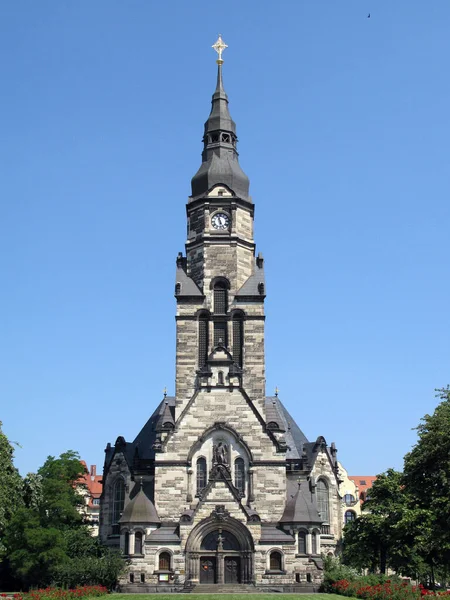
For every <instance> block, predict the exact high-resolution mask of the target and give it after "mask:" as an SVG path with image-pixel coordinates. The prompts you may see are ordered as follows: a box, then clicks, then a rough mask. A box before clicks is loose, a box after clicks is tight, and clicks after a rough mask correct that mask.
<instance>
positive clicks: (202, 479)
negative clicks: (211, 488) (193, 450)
mask: <svg viewBox="0 0 450 600" xmlns="http://www.w3.org/2000/svg"><path fill="white" fill-rule="evenodd" d="M205 487H206V458H203V456H202V457H200V458H199V459H198V460H197V494H200V492H201V491H202V490H203V489H204V488H205Z"/></svg>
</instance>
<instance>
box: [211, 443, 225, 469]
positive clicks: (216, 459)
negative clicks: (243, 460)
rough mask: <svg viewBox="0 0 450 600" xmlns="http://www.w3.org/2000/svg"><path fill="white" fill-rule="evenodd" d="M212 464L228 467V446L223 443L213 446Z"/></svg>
mask: <svg viewBox="0 0 450 600" xmlns="http://www.w3.org/2000/svg"><path fill="white" fill-rule="evenodd" d="M213 463H214V464H215V465H225V466H228V446H227V445H226V444H225V442H219V443H217V444H214V446H213Z"/></svg>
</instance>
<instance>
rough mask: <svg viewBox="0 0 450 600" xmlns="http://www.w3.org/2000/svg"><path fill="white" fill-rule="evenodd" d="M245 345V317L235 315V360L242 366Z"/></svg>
mask: <svg viewBox="0 0 450 600" xmlns="http://www.w3.org/2000/svg"><path fill="white" fill-rule="evenodd" d="M243 345H244V318H243V316H242V315H240V314H237V315H233V360H234V362H235V363H236V364H237V365H239V366H240V367H242V348H243Z"/></svg>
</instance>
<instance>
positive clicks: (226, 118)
mask: <svg viewBox="0 0 450 600" xmlns="http://www.w3.org/2000/svg"><path fill="white" fill-rule="evenodd" d="M222 134H225V135H226V136H227V139H228V141H225V140H224V137H223V135H222ZM203 142H204V148H203V153H202V164H201V166H200V169H199V170H198V171H197V173H196V174H195V175H194V177H193V178H192V182H191V184H192V197H191V201H192V200H193V199H195V198H198V197H199V196H203V195H205V194H207V193H208V192H209V191H210V190H211V188H213V187H214V186H215V185H219V184H222V185H226V186H227V187H228V188H229V189H230V190H231V191H232V192H233V193H234V194H235V195H236V196H238V197H239V198H243V199H244V200H247V201H248V202H251V199H250V198H249V195H248V194H249V185H250V184H249V180H248V177H247V175H246V174H245V173H244V171H243V170H242V169H241V167H240V165H239V162H238V153H237V151H236V142H237V138H236V125H235V123H234V121H233V119H232V118H231V116H230V113H229V112H228V96H227V95H226V93H225V90H224V88H223V82H222V65H221V64H219V66H218V70H217V86H216V90H215V92H214V94H213V97H212V106H211V113H210V115H209V117H208V120H207V121H206V123H205V133H204V137H203Z"/></svg>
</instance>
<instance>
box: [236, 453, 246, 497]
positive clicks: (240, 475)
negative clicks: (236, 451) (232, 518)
mask: <svg viewBox="0 0 450 600" xmlns="http://www.w3.org/2000/svg"><path fill="white" fill-rule="evenodd" d="M234 485H235V487H237V489H238V490H239V491H240V492H241V494H245V464H244V460H243V459H242V458H237V459H236V460H235V461H234Z"/></svg>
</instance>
